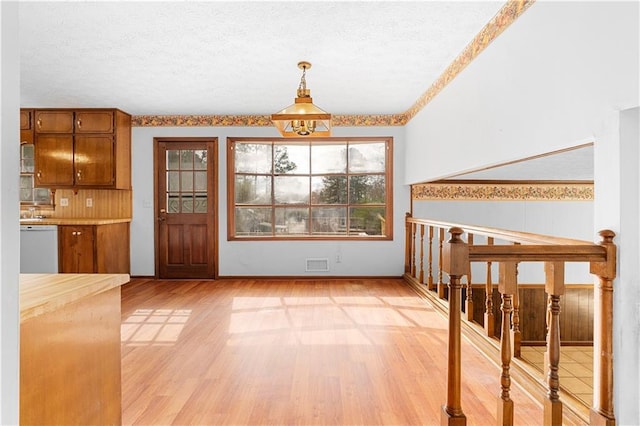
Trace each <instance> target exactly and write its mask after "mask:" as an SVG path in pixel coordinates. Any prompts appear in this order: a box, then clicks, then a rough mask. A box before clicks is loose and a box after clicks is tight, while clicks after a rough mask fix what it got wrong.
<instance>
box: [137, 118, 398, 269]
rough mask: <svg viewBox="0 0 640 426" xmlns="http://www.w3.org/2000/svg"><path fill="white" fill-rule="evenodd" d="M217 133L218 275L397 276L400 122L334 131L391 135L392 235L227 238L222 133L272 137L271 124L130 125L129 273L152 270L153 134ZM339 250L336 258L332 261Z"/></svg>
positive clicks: (224, 143)
mask: <svg viewBox="0 0 640 426" xmlns="http://www.w3.org/2000/svg"><path fill="white" fill-rule="evenodd" d="M186 136H195V137H217V138H218V157H219V158H218V211H219V218H218V235H219V239H218V244H219V246H218V248H219V257H218V259H219V270H218V272H219V274H220V276H240V275H247V276H266V275H276V276H284V275H289V276H307V275H309V276H312V275H314V274H315V275H323V274H324V275H332V276H336V275H337V276H400V275H402V273H403V272H404V269H403V268H404V214H405V212H407V211H409V189H408V187H407V186H404V185H402V182H403V181H404V174H403V168H402V164H403V160H404V128H402V127H374V128H371V127H370V128H367V127H353V128H346V127H338V128H334V129H333V136H393V138H394V175H395V176H394V193H393V198H394V212H393V213H394V231H393V233H394V237H393V241H368V242H365V241H314V242H304V241H264V242H260V241H227V170H226V164H227V163H226V153H227V152H226V138H227V137H265V136H266V137H277V132H276V131H275V129H274V128H271V127H134V128H133V131H132V138H133V142H132V145H133V146H132V161H133V172H132V179H133V188H134V189H133V221H132V222H131V274H132V275H154V273H155V272H154V244H153V238H154V235H153V234H154V232H153V226H154V217H153V200H154V194H153V138H154V137H186ZM338 254H339V255H340V257H341V262H340V263H337V262H336V256H337V255H338ZM318 257H320V258H328V259H329V269H330V270H329V272H326V273H314V274H312V273H308V272H305V259H306V258H318Z"/></svg>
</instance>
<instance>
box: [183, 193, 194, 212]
mask: <svg viewBox="0 0 640 426" xmlns="http://www.w3.org/2000/svg"><path fill="white" fill-rule="evenodd" d="M180 198H181V199H182V203H181V204H180V206H181V209H182V211H181V213H193V198H194V197H193V194H182V195H181V197H180Z"/></svg>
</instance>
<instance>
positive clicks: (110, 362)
mask: <svg viewBox="0 0 640 426" xmlns="http://www.w3.org/2000/svg"><path fill="white" fill-rule="evenodd" d="M120 370H121V364H120V287H116V288H112V289H110V290H108V291H106V292H103V293H100V294H97V295H94V296H91V297H87V298H84V299H81V300H79V301H77V302H73V303H70V304H67V305H65V306H64V307H62V308H60V309H57V310H55V311H52V312H48V313H46V314H43V315H39V316H36V317H33V318H30V319H28V320H25V321H23V322H22V323H21V325H20V424H22V425H63V424H66V425H72V424H74V425H90V424H95V425H116V424H121V421H122V415H121V386H120V384H121V379H120Z"/></svg>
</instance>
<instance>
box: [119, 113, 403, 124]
mask: <svg viewBox="0 0 640 426" xmlns="http://www.w3.org/2000/svg"><path fill="white" fill-rule="evenodd" d="M331 124H332V126H342V127H349V126H404V125H405V124H406V120H405V119H404V115H402V114H389V115H385V114H380V115H334V116H333V119H332V120H331ZM131 125H132V126H134V127H163V126H164V127H181V126H184V127H196V126H210V127H216V126H247V127H253V126H255V127H260V126H262V127H264V126H272V125H273V124H272V123H271V115H134V116H133V117H132V118H131Z"/></svg>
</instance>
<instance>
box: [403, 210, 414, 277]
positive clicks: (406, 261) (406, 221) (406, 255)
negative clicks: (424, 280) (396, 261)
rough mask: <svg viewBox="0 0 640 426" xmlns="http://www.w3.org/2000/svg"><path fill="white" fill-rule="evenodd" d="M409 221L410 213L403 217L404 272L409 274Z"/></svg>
mask: <svg viewBox="0 0 640 426" xmlns="http://www.w3.org/2000/svg"><path fill="white" fill-rule="evenodd" d="M409 219H411V213H409V212H407V213H405V215H404V227H405V236H404V244H405V245H404V272H405V273H409V272H411V254H412V253H411V224H410V223H409Z"/></svg>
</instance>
